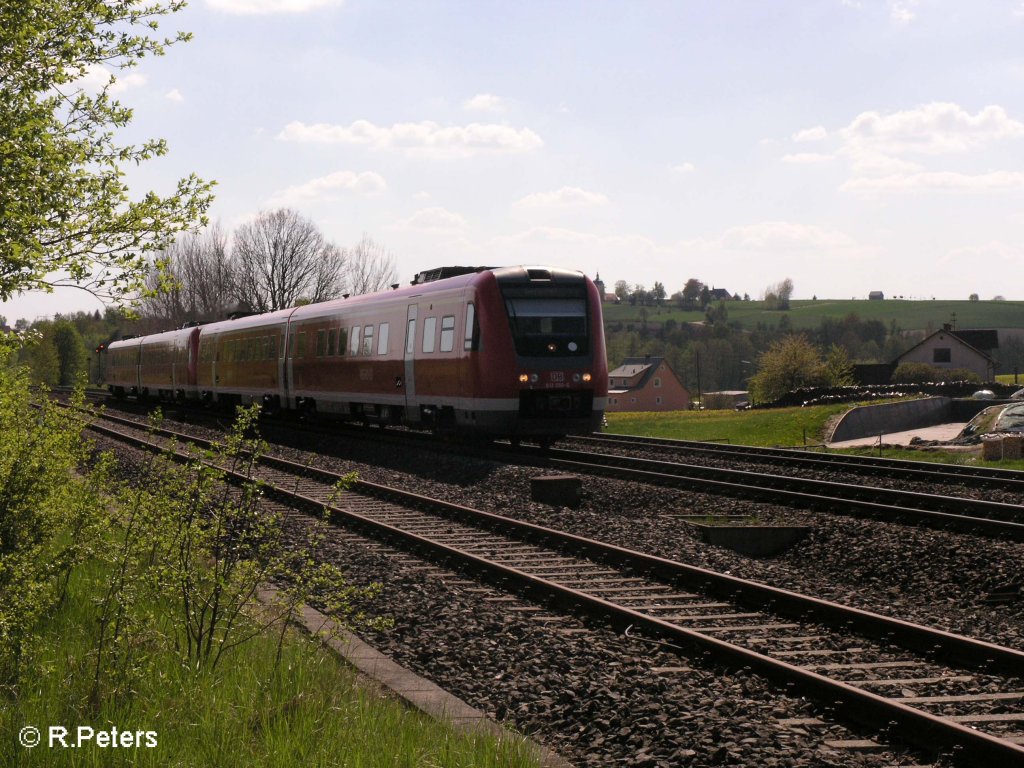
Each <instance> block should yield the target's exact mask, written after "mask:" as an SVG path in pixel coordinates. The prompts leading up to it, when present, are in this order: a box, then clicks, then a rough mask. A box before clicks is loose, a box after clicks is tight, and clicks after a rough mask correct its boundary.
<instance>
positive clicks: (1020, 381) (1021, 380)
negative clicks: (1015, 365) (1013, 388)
mask: <svg viewBox="0 0 1024 768" xmlns="http://www.w3.org/2000/svg"><path fill="white" fill-rule="evenodd" d="M1014 379H1016V381H1014ZM996 381H998V382H999V383H1000V384H1014V385H1019V386H1021V387H1024V374H1019V375H1016V376H1015V375H1013V374H1012V373H1001V374H999V375H998V376H996Z"/></svg>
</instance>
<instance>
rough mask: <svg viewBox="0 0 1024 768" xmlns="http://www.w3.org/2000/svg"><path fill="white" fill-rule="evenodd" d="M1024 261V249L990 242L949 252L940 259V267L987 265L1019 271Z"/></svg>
mask: <svg viewBox="0 0 1024 768" xmlns="http://www.w3.org/2000/svg"><path fill="white" fill-rule="evenodd" d="M1022 261H1024V248H1022V247H1021V246H1019V245H1008V244H1007V243H1000V242H989V243H984V244H981V245H969V246H963V247H960V248H954V249H952V250H950V251H947V252H946V254H945V255H944V256H942V257H941V258H940V259H939V264H940V265H943V266H945V265H963V264H985V265H987V266H988V267H990V268H995V269H1004V268H1005V269H1018V268H1019V267H1020V264H1021V262H1022Z"/></svg>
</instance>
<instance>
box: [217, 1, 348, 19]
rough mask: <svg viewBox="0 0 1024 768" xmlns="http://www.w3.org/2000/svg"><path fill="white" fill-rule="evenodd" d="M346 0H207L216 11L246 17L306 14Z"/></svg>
mask: <svg viewBox="0 0 1024 768" xmlns="http://www.w3.org/2000/svg"><path fill="white" fill-rule="evenodd" d="M343 3H344V0H206V4H207V5H208V6H210V7H211V8H213V9H214V10H215V11H223V12H224V13H233V14H238V15H245V16H257V15H265V14H271V13H306V12H307V11H315V10H318V9H320V8H329V7H337V6H340V5H342V4H343Z"/></svg>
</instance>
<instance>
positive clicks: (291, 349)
mask: <svg viewBox="0 0 1024 768" xmlns="http://www.w3.org/2000/svg"><path fill="white" fill-rule="evenodd" d="M288 357H295V331H292V332H291V333H290V334H288Z"/></svg>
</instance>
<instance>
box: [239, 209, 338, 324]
mask: <svg viewBox="0 0 1024 768" xmlns="http://www.w3.org/2000/svg"><path fill="white" fill-rule="evenodd" d="M231 266H232V269H233V270H234V274H235V285H236V289H237V295H238V299H239V301H241V302H242V303H244V304H246V305H247V306H249V307H250V308H251V309H252V310H253V311H255V312H273V311H275V310H278V309H285V308H287V307H292V306H294V305H295V302H296V301H297V300H298V299H300V298H305V299H308V300H309V301H311V302H317V301H326V300H327V299H332V298H335V297H337V296H339V295H340V294H341V293H342V291H343V290H344V274H345V252H344V251H343V250H341V249H340V248H338V247H337V246H336V245H334V244H333V243H329V242H328V241H327V240H326V238H324V236H323V234H322V233H321V232H320V230H319V229H318V228H317V226H316V225H315V224H314V223H313V222H312V221H311V220H309V219H307V218H305V217H304V216H302V215H300V214H299V213H297V212H296V211H293V210H290V209H287V208H281V209H278V210H276V211H269V212H266V211H265V212H263V213H260V214H259V215H258V216H257V217H256V219H255V220H254V221H252V222H249V223H248V224H244V225H242V226H241V227H240V228H239V229H238V231H237V232H236V233H235V244H234V248H233V250H232V253H231Z"/></svg>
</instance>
